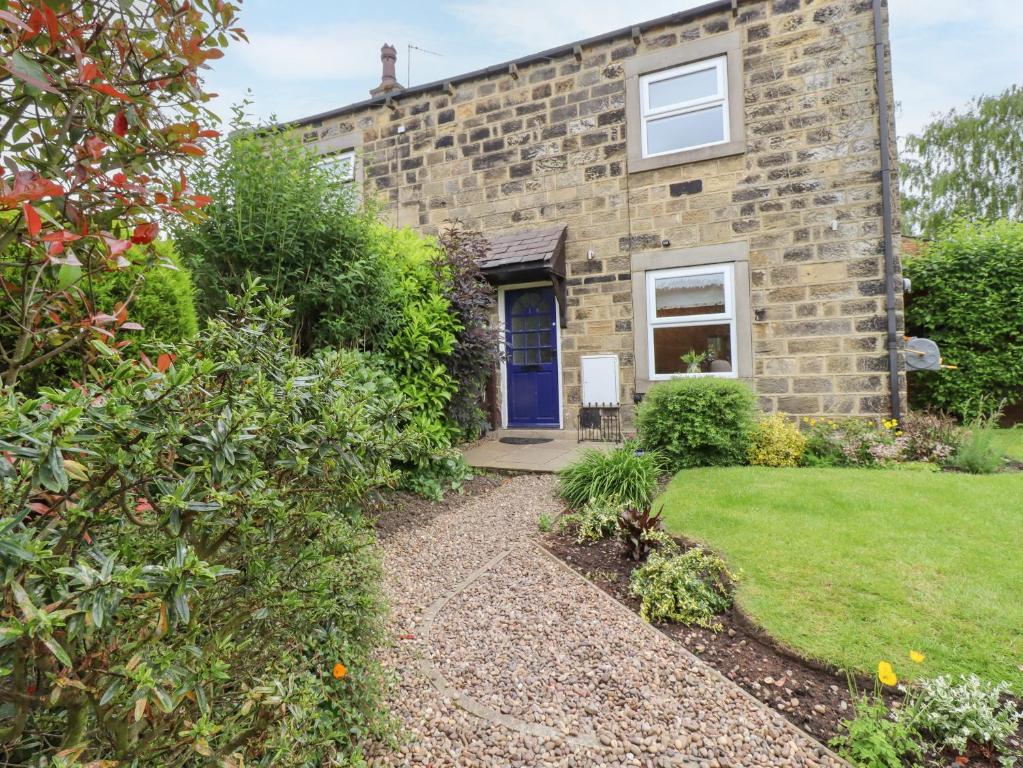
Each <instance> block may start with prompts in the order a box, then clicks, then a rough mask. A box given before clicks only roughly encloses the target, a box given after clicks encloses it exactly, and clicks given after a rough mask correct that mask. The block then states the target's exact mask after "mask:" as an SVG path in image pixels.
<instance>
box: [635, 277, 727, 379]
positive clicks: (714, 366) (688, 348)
mask: <svg viewBox="0 0 1023 768" xmlns="http://www.w3.org/2000/svg"><path fill="white" fill-rule="evenodd" d="M646 305H647V323H646V324H647V342H648V349H649V352H650V354H649V367H650V371H649V376H650V379H651V381H656V380H661V379H669V378H672V377H675V376H733V377H734V376H735V375H736V365H735V359H734V354H733V350H735V348H736V343H735V335H736V323H735V318H736V313H735V266H734V265H733V264H716V265H709V266H706V267H690V268H685V269H662V270H652V271H649V272H647V273H646Z"/></svg>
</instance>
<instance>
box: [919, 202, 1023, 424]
mask: <svg viewBox="0 0 1023 768" xmlns="http://www.w3.org/2000/svg"><path fill="white" fill-rule="evenodd" d="M906 275H907V276H908V277H909V278H910V279H911V280H912V282H913V292H912V293H911V294H910V295H909V297H908V301H907V304H906V326H907V328H908V329H909V332H910V333H912V334H914V335H919V336H926V337H928V338H930V339H933V340H934V341H936V342H937V343H938V345H939V346H940V347H941V354H942V355H943V356H944V358H945V360H946V361H947V362H948V363H950V364H953V365H955V366H957V369H956V370H945V371H933V372H919V373H915V374H913V377H912V379H911V381H910V400H911V402H912V403H913V404H914V405H918V406H925V407H930V408H936V409H940V410H943V411H949V412H951V413H954V414H956V415H958V416H962V417H964V418H970V417H972V416H975V415H976V414H977V413H978V411H979V410H991V409H994V408H997V407H998V406H999V405H1001V404H1002V402H1003V401H1005V403H1006V404H1008V405H1013V404H1015V403H1018V402H1020V401H1021V400H1023V224H1016V223H1013V222H1008V221H998V222H995V223H993V224H964V223H960V224H957V225H955V226H953V227H949V228H947V229H945V230H944V231H942V233H941V235H940V236H939V237H938V238H937V239H936V240H935V241H934V242H933V243H929V244H928V246H927V248H926V250H925V251H924V252H923V253H922V254H920V255H918V256H915V257H913V258H911V259H907V260H906Z"/></svg>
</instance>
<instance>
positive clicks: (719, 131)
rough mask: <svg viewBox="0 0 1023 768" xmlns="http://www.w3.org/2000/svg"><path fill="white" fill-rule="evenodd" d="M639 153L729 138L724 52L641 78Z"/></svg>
mask: <svg viewBox="0 0 1023 768" xmlns="http://www.w3.org/2000/svg"><path fill="white" fill-rule="evenodd" d="M640 98H641V100H642V123H643V125H642V132H643V157H658V156H660V155H667V154H671V153H674V152H685V151H689V150H694V149H700V148H701V147H709V146H713V145H715V144H724V143H726V142H728V141H729V140H730V130H729V115H728V69H727V57H725V56H719V57H717V58H714V59H709V60H707V61H701V62H697V63H695V64H688V65H685V66H682V67H675V68H673V69H668V70H664V71H662V72H654V73H652V74H649V75H644V76H643V77H642V78H640Z"/></svg>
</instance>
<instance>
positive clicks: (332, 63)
mask: <svg viewBox="0 0 1023 768" xmlns="http://www.w3.org/2000/svg"><path fill="white" fill-rule="evenodd" d="M407 35H408V32H407V30H404V29H401V28H399V27H396V26H395V25H394V24H387V23H379V24H376V23H363V24H359V23H356V24H345V25H336V26H334V25H331V26H327V27H325V28H318V29H307V30H302V31H299V32H273V31H270V30H253V31H250V32H249V38H250V40H251V41H252V43H251V45H246V46H240V47H239V49H238V51H237V53H236V55H237V56H238V57H239V58H241V59H243V60H244V63H245V66H246V67H247V68H248V69H249V71H251V72H252V73H253V74H255V75H257V76H258V77H260V78H264V79H267V80H289V81H306V82H308V81H314V80H342V79H344V80H349V79H364V80H366V81H367V83H368V82H369V81H370V80H372V81H373V83H372V85H375V84H376V83H377V82H379V80H380V46H381V45H383V44H384V43H385V42H390V43H395V42H396V40H397V38H399V37H407ZM367 87H371V86H367Z"/></svg>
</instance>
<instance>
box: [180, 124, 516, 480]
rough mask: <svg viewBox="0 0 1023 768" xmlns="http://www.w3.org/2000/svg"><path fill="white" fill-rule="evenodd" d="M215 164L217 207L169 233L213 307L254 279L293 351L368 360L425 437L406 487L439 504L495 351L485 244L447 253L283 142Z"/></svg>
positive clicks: (234, 145) (246, 148)
mask: <svg viewBox="0 0 1023 768" xmlns="http://www.w3.org/2000/svg"><path fill="white" fill-rule="evenodd" d="M236 127H242V126H236ZM215 155H216V157H215V162H211V163H209V164H208V166H207V167H206V168H205V169H204V171H203V172H202V173H199V174H197V175H195V177H194V179H193V183H194V184H195V186H196V188H197V190H198V191H200V192H201V193H203V194H206V195H209V196H210V197H211V198H212V199H213V202H212V203H211V204H210V206H209V207H208V208H207V209H206V214H207V215H206V216H205V217H204V218H203V220H201V221H199V222H198V223H193V222H189V223H185V224H183V225H181V226H180V227H179V228H178V229H177V230H176V232H175V236H176V238H177V242H178V244H179V248H180V249H181V252H182V254H183V257H184V259H185V261H186V262H187V263H188V264H189V265H190V266H191V267H192V269H193V272H194V274H195V278H196V282H197V285H198V287H199V289H200V296H201V299H202V301H201V303H202V307H203V309H204V310H205V312H206V313H210V312H214V311H216V310H217V309H218V308H219V307H222V306H223V305H224V303H225V301H226V299H227V297H228V296H229V295H231V294H232V293H233V292H236V291H237V290H239V286H241V285H242V284H243V282H244V280H245V279H246V275H248V274H252V275H256V276H258V277H259V278H260V279H261V280H263V281H264V282H265V284H266V285H267V290H268V292H269V294H270V295H271V296H273V297H274V298H286V299H288V300H289V301H290V302H291V306H292V307H293V308H294V312H293V314H292V315H291V318H290V320H289V326H290V328H289V331H290V335H291V338H292V341H293V344H294V348H295V350H296V351H297V352H299V353H301V354H314V353H316V352H318V351H321V350H325V349H337V348H345V349H360V350H365V351H367V352H370V353H373V354H374V356H375V359H376V360H378V361H379V364H380V365H381V366H382V367H383V369H384V370H385V371H386V372H387V373H388V374H390V376H391V377H392V378H393V379H394V381H395V382H396V383H397V385H398V387H399V389H400V390H401V392H402V394H403V395H404V398H405V401H406V403H408V404H409V405H410V408H409V409H407V410H406V411H405V412H404V416H403V418H406V419H407V422H408V423H407V427H408V429H410V430H412V431H415V432H416V433H417V434H418V435H420V436H422V438H423V440H422V441H421V442H420V445H421V448H422V450H420V451H419V452H418V453H416V454H414V455H410V456H409V458H408V460H407V461H406V462H405V463H404V465H403V469H404V474H403V478H402V487H403V488H406V489H408V490H412V491H414V492H419V493H424V494H426V495H428V496H434V497H435V496H437V495H438V494H439V493H440V492H441V491H442V490H443V489H446V488H451V487H457V485H458V484H459V483H460V482H461V481H462V480H463V479H464V478H465V476H466V474H467V470H466V468H465V465H464V463H463V462H461V460H460V459H459V458H458V457H457V456H456V455H454V454H453V453H452V452H451V447H452V444H453V442H454V441H455V440H457V439H458V438H459V437H460V436H462V435H465V434H471V433H472V432H473V430H474V429H476V430H478V428H479V425H480V413H479V409H478V407H477V402H478V401H479V399H480V397H481V395H482V391H483V387H484V385H485V382H486V377H487V375H489V373H490V370H491V368H492V361H493V359H494V355H495V354H496V349H497V345H496V341H497V340H496V338H495V337H494V336H493V335H492V334H488V333H487V332H486V329H483V328H479V327H477V325H476V324H478V323H481V322H483V321H484V320H485V317H486V315H487V312H488V310H489V306H490V301H491V296H492V291H490V289H489V287H488V286H487V285H486V281H485V280H482V278H481V276H480V273H479V268H478V265H477V264H476V263H475V261H473V256H474V254H475V253H476V252H477V250H478V248H479V247H480V246H479V243H478V242H477V240H474V239H473V238H472V237H471V236H470V235H469V234H467V233H461V232H459V233H455V234H449V235H448V236H446V239H445V241H444V243H445V245H444V247H443V248H442V247H441V245H439V244H438V242H437V240H436V239H434V238H429V237H424V236H422V235H419V234H417V233H416V232H414V231H412V230H411V229H402V230H398V229H394V228H392V227H389V226H387V225H386V224H384V223H382V222H381V221H379V220H378V219H377V217H376V215H375V213H374V211H373V210H372V209H371V208H365V207H360V205H359V203H358V200H357V199H356V198H355V197H354V193H353V185H352V184H351V183H349V182H348V181H347V180H346V179H345V178H344V177H342V176H341V175H340V174H339V173H338V171H337V170H336V169H335V168H333V167H332V166H331V165H330V164H324V163H323V162H322V158H320V157H319V156H317V155H316V154H315V153H314V152H312V151H310V150H309V149H308V148H306V147H304V146H302V145H301V144H300V143H299V142H298V141H296V140H295V138H294V137H293V136H289V135H288V134H286V133H282V132H253V131H246V130H242V131H240V132H237V133H235V134H234V135H233V136H232V137H231V138H230V139H229V140H227V141H224V142H222V143H221V144H220V145H219V147H218V148H217V150H216V153H215ZM479 239H480V240H481V238H479ZM466 323H472V324H474V325H472V326H469V325H466Z"/></svg>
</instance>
